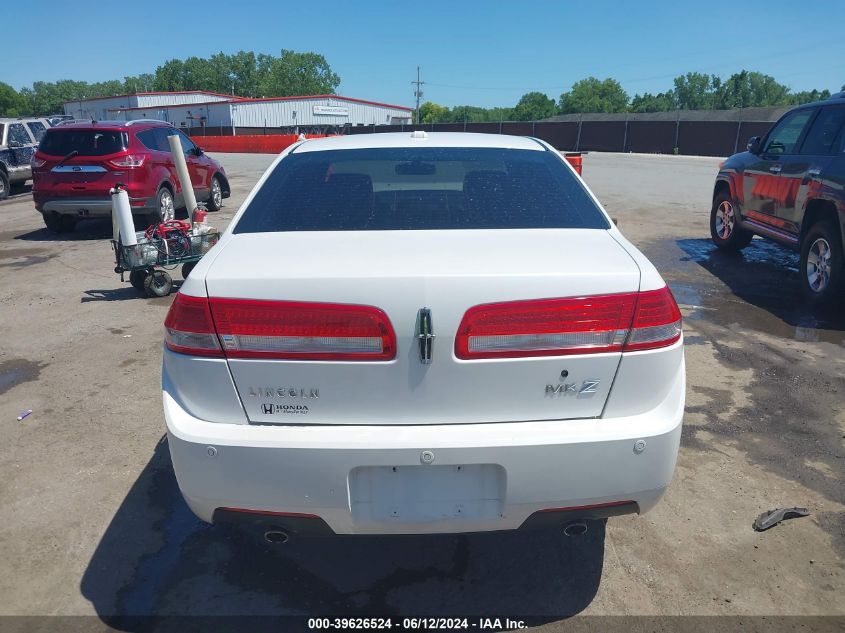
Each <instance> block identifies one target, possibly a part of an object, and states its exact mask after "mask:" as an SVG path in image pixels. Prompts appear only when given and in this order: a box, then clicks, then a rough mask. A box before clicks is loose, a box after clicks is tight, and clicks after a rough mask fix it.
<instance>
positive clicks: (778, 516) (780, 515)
mask: <svg viewBox="0 0 845 633" xmlns="http://www.w3.org/2000/svg"><path fill="white" fill-rule="evenodd" d="M809 515H810V511H809V510H808V509H807V508H778V509H776V510H769V511H768V512H763V513H762V514H761V515H760V516H758V517H757V519H756V520H755V521H754V525H753V527H754V529H755V530H756V531H758V532H762V531H764V530H768V529H769V528H770V527H774V526H776V525H777V524H778V523H780V522H781V521H784V520H786V519H797V518H798V517H806V516H809Z"/></svg>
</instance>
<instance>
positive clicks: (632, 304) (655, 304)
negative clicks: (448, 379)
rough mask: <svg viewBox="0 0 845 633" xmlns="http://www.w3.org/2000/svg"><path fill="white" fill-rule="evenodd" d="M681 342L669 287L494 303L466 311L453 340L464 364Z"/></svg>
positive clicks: (679, 326)
mask: <svg viewBox="0 0 845 633" xmlns="http://www.w3.org/2000/svg"><path fill="white" fill-rule="evenodd" d="M680 337H681V313H680V310H678V306H677V304H676V303H675V299H674V297H672V293H671V292H670V291H669V288H668V287H664V288H662V289H660V290H650V291H646V292H639V293H637V292H631V293H623V294H614V295H599V296H592V297H573V298H566V299H539V300H531V301H514V302H509V303H490V304H485V305H479V306H475V307H473V308H470V309H469V310H467V312H466V314H465V315H464V318H463V320H462V321H461V325H460V327H459V328H458V332H457V336H456V338H455V355H456V356H457V357H458V358H460V359H464V360H474V359H479V358H523V357H531V356H565V355H569V354H597V353H600V352H620V351H634V350H644V349H654V348H658V347H665V346H668V345H671V344H672V343H674V342H675V341H677V340H678V339H679V338H680Z"/></svg>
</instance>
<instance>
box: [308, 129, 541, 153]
mask: <svg viewBox="0 0 845 633" xmlns="http://www.w3.org/2000/svg"><path fill="white" fill-rule="evenodd" d="M388 147H491V148H500V149H525V150H534V151H540V152H544V151H546V147H545V146H544V145H542V144H541V143H540V141H538V140H536V139H533V138H530V137H526V136H508V135H505V134H478V133H471V132H422V133H421V132H411V131H408V132H387V133H379V134H370V133H365V134H350V135H346V136H329V137H326V138H320V139H311V140H309V141H306V142H304V143H302V144H301V145H299V146H298V147H297V148H296V149H294V150H293V151H294V152H295V153H297V154H299V153H302V152H323V151H329V150H337V149H374V148H388Z"/></svg>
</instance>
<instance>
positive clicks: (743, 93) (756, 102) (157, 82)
mask: <svg viewBox="0 0 845 633" xmlns="http://www.w3.org/2000/svg"><path fill="white" fill-rule="evenodd" d="M339 85H340V77H339V76H338V75H337V73H335V72H334V71H332V69H331V67H330V66H329V63H328V62H327V61H326V58H325V57H323V56H322V55H320V54H318V53H312V52H304V53H298V52H295V51H291V50H282V51H281V53H280V54H279V55H278V56H275V55H268V54H264V53H259V54H255V53H253V52H251V51H239V52H237V53H234V54H231V55H227V54H225V53H222V52H221V53H217V54H215V55H212V56H211V57H208V58H201V57H188V58H187V59H171V60H168V61H166V62H165V63H163V64H162V65H161V66H159V67H158V68H156V69H155V72H154V73H143V74H140V75H137V76H130V77H124V78H123V79H122V80H119V79H113V80H110V81H101V82H94V83H89V82H85V81H74V80H70V79H63V80H60V81H55V82H46V81H36V82H35V83H33V84H32V87H26V88H22V89H21V90H20V91H17V90H15V89H14V88H13V87H12V86H9V85H8V84H4V83H2V82H0V116H22V115H26V114H35V115H48V114H58V113H61V112H62V111H63V105H64V103H65V102H66V101H76V100H79V99H85V98H90V97H108V96H113V95H119V94H127V93H136V92H152V91H174V90H208V91H211V92H218V93H222V94H235V95H239V96H246V97H287V96H294V95H308V94H334V92H335V90H336V89H337V87H338V86H339ZM842 89H843V90H845V86H843V87H842ZM829 96H830V91H829V90H826V89H825V90H804V91H801V92H792V91H791V90H790V89H789V88H788V87H787V86H785V85H784V84H781V83H778V82H777V81H776V80H775V79H774V77H771V76H770V75H764V74H763V73H759V72H754V71H747V70H743V71H741V72H738V73H735V74H733V75H731V76H730V77H729V78H728V79H726V80H722V79H721V78H720V77H718V76H717V75H707V74H704V73H697V72H691V73H687V74H685V75H681V76H679V77H676V78H675V79H674V85H673V87H672V88H671V89H670V90H667V91H666V92H659V93H656V94H651V93H649V92H645V93H643V94H635V95H634V96H633V97H629V95H628V93H627V92H625V90H624V89H623V88H622V85H621V84H620V83H619V82H618V81H616V80H615V79H612V78H607V79H603V80H601V79H597V78H595V77H587V78H586V79H582V80H580V81H577V82H575V84H573V86H572V88H571V89H570V90H569V91H567V92H564V93H563V94H561V95H560V97H559V99H558V100H557V101H555V100H554V99H552V98H551V97H549V96H548V95H546V94H545V93H542V92H529V93H526V94H524V95H523V96H522V98H521V99H520V100H519V102H518V103H517V104H516V105H515V106H513V107H497V108H482V107H478V106H472V105H462V106H454V107H451V108H450V107H447V106H443V105H439V104H437V103H432V102H430V101H429V102H426V103H423V104H422V105H421V106H420V120H421V121H422V122H424V123H451V122H464V121H467V122H470V123H473V122H485V121H497V122H498V121H537V120H541V119H546V118H549V117H552V116H555V115H557V114H571V113H581V112H664V111H669V110H707V109H728V108H748V107H753V106H789V105H798V104H801V103H808V102H810V101H817V100H819V99H825V98H827V97H829Z"/></svg>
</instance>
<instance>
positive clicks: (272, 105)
mask: <svg viewBox="0 0 845 633" xmlns="http://www.w3.org/2000/svg"><path fill="white" fill-rule="evenodd" d="M202 117H205V121H204V124H205V126H206V127H209V128H219V127H227V128H231V127H232V124H233V123H234V126H235V128H236V130H237V129H241V128H250V129H252V130H255V129H260V130H264V129H265V128H267V129H276V128H293V127H297V126H299V127H327V126H335V127H342V126H344V125H346V124H347V123H349V124H351V125H388V124H400V123H410V122H411V113H410V112H409V111H408V110H402V109H400V108H391V107H388V106H379V105H372V104H367V103H358V102H355V101H343V100H341V99H326V98H321V99H295V100H285V101H239V102H227V101H224V102H220V103H199V104H194V105H187V104H182V105H178V106H162V107H160V108H150V107H139V108H125V109H122V110H119V111H118V110H113V111H111V112H109V113H108V118H110V119H117V120H122V121H125V120H130V119H143V118H147V119H161V120H163V121H169V122H170V123H172V124H173V125H175V126H176V127H188V128H198V127H201V126H202V124H203V121H202Z"/></svg>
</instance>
